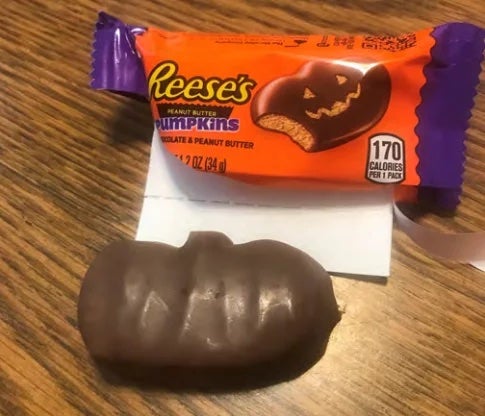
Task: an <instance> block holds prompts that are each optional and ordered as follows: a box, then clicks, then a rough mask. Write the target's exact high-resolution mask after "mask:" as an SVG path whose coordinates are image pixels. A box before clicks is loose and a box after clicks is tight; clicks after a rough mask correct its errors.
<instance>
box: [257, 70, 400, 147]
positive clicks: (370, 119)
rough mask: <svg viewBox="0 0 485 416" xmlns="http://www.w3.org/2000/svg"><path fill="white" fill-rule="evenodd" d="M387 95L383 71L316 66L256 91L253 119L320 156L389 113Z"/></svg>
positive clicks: (388, 78) (277, 80)
mask: <svg viewBox="0 0 485 416" xmlns="http://www.w3.org/2000/svg"><path fill="white" fill-rule="evenodd" d="M390 91H391V81H390V77H389V74H388V72H387V70H386V68H385V67H384V66H382V65H379V64H355V63H352V62H350V61H349V62H344V61H338V62H326V61H314V62H309V63H307V64H305V65H304V66H303V67H302V68H301V69H300V71H298V72H297V73H296V74H294V75H291V76H286V77H282V78H279V79H276V80H274V81H272V82H270V83H269V84H267V85H266V86H264V87H263V88H262V89H261V90H260V91H258V93H257V94H256V96H255V98H254V100H253V103H252V117H253V121H254V122H255V123H256V124H258V125H259V126H261V127H263V128H265V129H268V130H273V131H278V132H281V133H285V134H286V135H288V136H289V137H290V138H291V139H292V140H293V141H294V142H295V143H297V144H298V145H299V146H300V147H301V148H302V149H303V150H305V151H307V152H315V151H321V150H325V149H329V148H331V147H334V146H337V145H341V144H343V143H346V142H348V141H349V140H352V139H353V138H356V137H357V136H359V135H360V134H362V133H363V132H365V131H366V130H368V129H370V128H371V127H372V126H374V125H375V124H376V123H377V122H378V121H379V120H380V119H381V118H382V116H383V115H384V113H385V111H386V109H387V106H388V103H389V97H390Z"/></svg>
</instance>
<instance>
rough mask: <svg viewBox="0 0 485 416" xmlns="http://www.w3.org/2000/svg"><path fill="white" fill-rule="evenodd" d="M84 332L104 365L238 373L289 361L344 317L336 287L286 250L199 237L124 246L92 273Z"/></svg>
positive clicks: (83, 309)
mask: <svg viewBox="0 0 485 416" xmlns="http://www.w3.org/2000/svg"><path fill="white" fill-rule="evenodd" d="M78 320H79V328H80V331H81V334H82V337H83V340H84V342H85V344H86V347H87V349H88V350H89V352H90V353H91V355H92V356H93V357H94V358H95V359H97V360H103V361H110V362H123V363H130V364H135V365H138V364H139V365H145V366H157V367H164V366H169V367H185V368H187V367H190V368H199V367H216V368H234V367H242V366H250V365H257V364H259V363H264V362H266V361H271V360H273V359H275V358H278V357H280V356H283V355H285V354H286V353H288V352H289V351H291V350H292V349H294V348H296V347H297V346H298V345H300V344H301V342H303V341H304V340H305V339H307V338H308V337H309V336H310V335H311V334H315V333H318V334H319V336H320V338H322V339H328V336H329V335H330V332H331V331H332V329H333V328H334V326H335V325H336V324H337V322H338V321H339V320H340V314H339V312H338V308H337V303H336V300H335V297H334V292H333V288H332V282H331V279H330V277H329V275H328V274H327V272H326V271H325V270H324V269H323V268H322V267H321V266H320V265H319V264H318V263H317V262H316V261H315V260H313V259H312V258H311V257H310V256H308V255H306V254H305V253H303V252H302V251H300V250H297V249H295V248H293V247H290V246H288V245H286V244H283V243H280V242H276V241H271V240H260V241H253V242H249V243H246V244H233V243H232V241H231V240H229V239H228V238H227V237H226V236H225V235H224V234H220V233H215V232H197V233H192V234H191V235H190V236H189V238H188V240H187V242H186V243H185V244H184V245H183V246H182V247H180V248H178V247H173V246H169V245H166V244H161V243H153V242H139V241H119V242H115V243H113V244H111V245H109V246H108V247H106V248H105V249H104V250H103V251H102V252H101V253H100V254H99V255H98V257H97V258H96V259H95V260H94V262H93V263H92V265H91V266H90V268H89V269H88V271H87V273H86V276H85V278H84V280H83V283H82V288H81V292H80V297H79V305H78Z"/></svg>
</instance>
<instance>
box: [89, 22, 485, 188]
mask: <svg viewBox="0 0 485 416" xmlns="http://www.w3.org/2000/svg"><path fill="white" fill-rule="evenodd" d="M120 30H124V33H125V35H126V39H127V40H126V39H125V44H123V42H121V43H120V40H119V39H120V38H121V39H123V36H118V37H117V41H116V42H115V41H112V42H111V43H110V39H111V37H114V34H115V33H118V35H119V31H120ZM116 31H118V32H116ZM112 34H113V35H112ZM110 36H111V37H110ZM483 39H484V31H483V29H481V28H477V27H476V26H473V25H469V24H466V23H454V24H448V25H442V26H439V27H437V28H429V29H424V30H421V31H418V32H415V33H406V34H402V35H397V36H370V35H347V36H333V35H298V36H290V35H249V34H205V33H173V32H167V31H164V30H161V29H157V28H142V27H133V26H128V25H125V24H124V23H122V22H120V21H119V20H118V19H116V18H114V17H111V16H108V15H106V14H104V13H101V14H100V18H99V20H98V23H97V31H96V34H95V51H94V52H93V57H94V61H93V69H94V71H93V82H92V86H93V87H94V88H97V89H108V90H112V91H115V92H121V93H135V94H138V95H142V96H144V97H146V98H147V99H148V100H149V101H150V105H151V109H152V113H153V117H154V121H155V125H156V128H157V129H158V132H159V134H160V138H161V140H162V141H163V143H164V144H165V146H166V148H167V149H168V150H169V151H170V152H172V153H173V154H174V155H175V156H176V157H178V158H180V160H182V161H183V162H184V163H186V164H187V165H189V166H191V167H192V168H194V169H199V170H203V171H206V172H212V173H218V174H224V175H228V176H231V177H234V178H239V179H242V180H246V181H252V182H258V183H283V184H290V183H291V184H295V183H298V184H301V185H303V186H304V184H313V185H314V184H317V185H318V184H323V185H324V186H327V185H334V186H335V185H337V186H366V185H372V184H382V185H388V184H400V185H409V186H413V187H421V188H422V189H439V190H440V192H443V193H447V194H449V193H450V192H451V193H453V192H454V194H456V193H457V192H458V193H459V189H460V187H461V181H462V170H463V163H464V160H463V146H464V144H463V141H464V133H465V129H466V121H467V119H468V117H469V112H470V108H471V106H472V105H473V102H472V98H473V95H474V93H475V86H476V84H477V83H478V72H479V67H480V61H481V59H482V58H483V56H482V55H481V54H480V51H481V52H482V53H483ZM480 42H481V43H480ZM116 48H118V49H119V50H116ZM120 48H121V49H120ZM113 56H118V59H117V60H116V59H113ZM119 57H125V59H124V60H123V59H121V60H120V59H119ZM120 62H121V63H120Z"/></svg>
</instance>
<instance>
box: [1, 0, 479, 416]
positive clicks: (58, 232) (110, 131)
mask: <svg viewBox="0 0 485 416" xmlns="http://www.w3.org/2000/svg"><path fill="white" fill-rule="evenodd" d="M1 7H2V10H1V12H0V27H1V28H2V36H0V51H1V57H0V195H1V196H0V415H2V416H3V415H5V416H14V415H15V416H17V415H19V416H21V415H36V416H40V415H56V416H57V415H96V416H98V415H214V416H219V415H221V416H222V415H255V416H256V415H268V414H274V415H279V416H284V415H338V416H340V415H343V416H345V415H348V416H356V415H441V416H448V415H450V416H451V415H476V416H479V415H483V414H485V400H484V397H483V396H484V395H483V393H484V392H485V375H484V374H485V348H484V347H485V318H484V316H485V308H484V300H485V285H484V284H483V275H482V274H480V273H479V272H478V271H476V270H475V269H473V268H471V267H469V266H467V265H456V264H447V263H446V262H441V261H438V260H436V259H432V258H429V257H428V256H427V255H426V254H425V253H423V252H422V251H421V250H420V249H419V248H417V247H416V246H415V245H414V244H413V243H412V242H411V241H410V240H409V239H408V238H407V237H406V236H404V235H403V234H402V233H401V232H400V231H396V232H395V235H394V246H393V253H392V254H393V266H392V277H391V278H390V279H389V281H388V283H387V284H385V285H384V284H373V283H369V282H362V281H356V280H351V279H345V278H341V277H339V278H334V286H335V290H336V294H337V298H338V301H339V303H340V304H341V305H343V306H345V314H344V318H343V320H342V322H341V323H340V324H339V325H338V327H337V329H336V330H335V332H334V334H333V337H332V339H331V340H330V343H329V346H328V350H327V353H326V355H325V357H324V358H323V359H322V360H321V361H320V362H319V363H318V364H317V365H316V366H315V367H313V368H312V369H311V370H310V371H308V372H307V373H306V374H304V375H303V376H301V377H300V378H298V379H296V380H294V381H292V382H289V383H283V384H279V385H275V386H272V387H268V388H264V389H261V390H256V391H249V392H239V393H232V394H228V393H226V394H202V393H188V392H185V393H184V392H170V391H161V390H144V389H141V388H134V387H131V388H130V387H120V386H113V385H111V384H109V383H107V382H106V381H104V380H103V379H102V378H101V377H100V376H99V374H98V373H97V371H96V370H95V368H94V367H93V366H92V363H91V361H90V359H89V357H88V355H87V353H86V350H85V348H84V345H83V344H82V341H81V338H80V335H79V332H78V330H77V321H76V301H77V295H78V291H79V287H80V282H81V278H82V276H83V274H84V272H85V270H86V268H87V266H88V264H89V263H90V262H91V260H92V259H93V258H94V256H95V255H96V253H97V252H98V251H99V250H101V249H102V248H103V247H104V245H105V244H107V243H108V242H110V241H113V240H115V239H118V238H121V237H125V238H132V237H133V236H134V233H135V229H136V225H137V221H138V216H139V212H140V208H141V202H142V194H143V188H144V181H145V175H146V170H147V166H148V157H149V142H148V140H147V139H148V138H150V137H151V116H150V113H149V109H148V106H146V105H144V104H141V103H136V102H133V101H131V100H128V99H123V98H120V97H115V96H112V95H109V94H104V93H99V92H95V91H92V90H90V89H89V88H88V79H89V69H90V68H89V64H90V56H89V54H90V47H91V33H92V29H93V24H94V21H95V19H96V13H97V11H98V9H100V8H103V9H104V10H106V11H108V12H110V13H112V14H115V15H117V16H119V17H121V18H123V19H125V20H127V21H129V22H133V23H141V24H153V25H157V26H163V27H165V28H166V29H169V30H191V31H192V30H201V31H202V30H203V31H235V32H262V33H271V32H283V33H322V32H325V31H331V32H333V33H346V32H351V33H359V32H366V33H379V32H388V33H399V32H402V31H408V30H416V29H420V28H423V27H428V26H430V25H434V24H438V23H441V22H446V21H450V20H465V21H470V22H473V23H476V24H479V25H481V26H484V25H485V3H484V2H480V1H477V0H455V1H450V0H416V1H404V0H395V1H388V0H355V1H350V0H329V1H326V2H323V1H317V0H307V1H304V0H279V1H273V0H264V1H259V0H258V1H257V0H248V1H232V0H219V1H215V0H213V1H210V0H192V1H185V2H180V1H163V2H162V1H160V2H151V1H148V0H144V1H141V0H140V1H137V2H119V1H114V0H109V1H108V0H107V1H102V2H97V1H91V0H79V1H76V2H54V1H49V0H29V1H27V0H24V1H14V0H7V1H4V2H3V3H2V6H1ZM484 91H485V90H484V89H483V86H481V87H480V89H479V94H478V95H477V97H476V100H475V101H476V107H475V110H474V112H473V117H472V119H471V121H470V129H469V131H468V137H469V140H468V146H467V153H468V163H467V171H466V178H465V179H466V183H467V184H466V187H465V193H464V196H463V203H462V205H461V207H460V209H459V213H458V215H457V216H456V217H454V218H438V217H435V216H428V217H426V218H424V219H423V221H424V222H426V223H429V224H433V225H434V226H436V227H438V228H440V229H443V230H461V231H463V230H485V215H484V211H483V206H484V204H485V196H484V195H485V175H484V171H485V95H484Z"/></svg>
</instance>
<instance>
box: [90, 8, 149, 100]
mask: <svg viewBox="0 0 485 416" xmlns="http://www.w3.org/2000/svg"><path fill="white" fill-rule="evenodd" d="M145 30H146V29H145V28H143V27H140V26H129V25H126V24H124V23H123V22H121V21H120V20H118V19H116V18H115V17H113V16H110V15H108V14H107V13H105V12H100V13H99V14H98V20H97V22H96V29H95V32H94V43H93V52H92V72H91V87H92V88H94V89H97V90H109V91H111V92H114V93H117V94H122V95H128V96H134V97H137V98H143V99H146V98H147V83H146V77H145V72H144V69H143V64H142V61H141V59H140V57H139V55H138V53H137V51H136V49H135V41H134V37H135V35H137V34H139V33H143V32H144V31H145Z"/></svg>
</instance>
